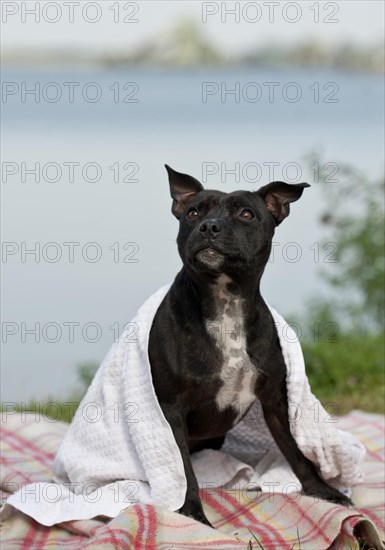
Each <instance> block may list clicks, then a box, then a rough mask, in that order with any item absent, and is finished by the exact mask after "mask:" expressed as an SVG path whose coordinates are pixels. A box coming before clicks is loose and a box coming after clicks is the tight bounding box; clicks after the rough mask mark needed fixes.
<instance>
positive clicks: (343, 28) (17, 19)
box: [1, 0, 384, 53]
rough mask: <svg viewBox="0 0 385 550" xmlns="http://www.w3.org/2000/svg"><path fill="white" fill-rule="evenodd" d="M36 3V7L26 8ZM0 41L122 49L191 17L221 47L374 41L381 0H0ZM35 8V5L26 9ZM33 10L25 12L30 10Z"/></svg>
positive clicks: (379, 35)
mask: <svg viewBox="0 0 385 550" xmlns="http://www.w3.org/2000/svg"><path fill="white" fill-rule="evenodd" d="M34 6H36V7H35V8H33V7H34ZM1 9H2V35H3V37H2V48H3V51H6V50H9V49H15V48H36V49H41V48H54V49H78V50H79V51H83V50H92V51H94V52H98V51H103V50H105V49H110V48H114V49H115V48H116V49H121V48H124V47H127V46H132V45H135V44H138V43H140V42H143V41H145V40H146V39H148V38H150V37H152V36H162V35H164V34H165V33H166V32H167V30H168V29H169V28H172V27H173V26H174V25H175V23H176V22H177V21H178V20H181V19H183V18H186V19H192V20H195V21H197V22H198V23H199V25H200V27H201V30H202V31H204V32H206V33H207V36H208V37H209V38H210V40H212V41H213V43H214V44H216V45H217V46H219V47H220V48H221V49H223V50H224V51H227V52H228V53H232V52H233V53H238V52H242V51H245V50H247V49H249V48H251V47H254V46H258V47H263V46H266V45H269V44H271V43H272V42H274V43H276V42H277V41H278V42H281V43H285V44H286V43H287V44H290V43H294V42H301V41H305V40H308V39H316V40H320V41H323V42H324V43H325V44H327V45H333V44H338V43H343V42H346V41H349V42H354V43H357V44H362V45H369V44H373V43H379V42H380V41H381V40H383V36H384V2H382V0H374V1H373V0H368V1H359V0H356V1H351V0H342V1H339V2H314V1H311V2H308V1H301V2H285V1H281V2H273V1H258V2H198V1H180V2H178V1H164V0H162V1H139V2H124V1H120V2H119V3H118V2H113V1H109V0H102V1H99V2H88V1H83V0H82V1H72V0H71V1H69V2H32V1H29V0H28V1H22V2H14V1H3V2H2V6H1ZM33 9H35V11H33ZM31 10H32V11H31Z"/></svg>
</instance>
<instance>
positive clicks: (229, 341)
mask: <svg viewBox="0 0 385 550" xmlns="http://www.w3.org/2000/svg"><path fill="white" fill-rule="evenodd" d="M230 282H231V280H230V279H229V278H228V277H227V276H226V275H221V276H220V277H219V278H218V281H217V283H216V285H215V289H214V293H215V299H216V303H217V318H216V319H214V320H208V321H206V330H207V332H208V333H209V334H210V336H211V337H212V338H213V339H214V341H215V343H216V346H217V348H218V349H219V351H220V352H221V355H222V358H223V365H222V369H221V373H220V378H221V380H222V382H223V386H222V387H221V388H220V390H219V392H218V395H217V397H216V404H217V406H218V409H219V410H224V409H226V408H227V407H229V406H231V407H233V408H234V409H235V411H236V413H237V420H238V419H239V418H241V417H242V416H243V414H244V413H245V412H246V410H247V409H248V407H249V406H250V404H251V403H253V402H254V401H255V393H254V387H255V382H256V379H257V372H256V369H255V367H254V366H253V364H252V363H251V361H250V358H249V356H248V354H247V351H246V333H245V330H244V326H243V300H242V299H241V298H238V297H236V296H234V295H233V294H232V293H231V292H229V291H228V289H227V283H230Z"/></svg>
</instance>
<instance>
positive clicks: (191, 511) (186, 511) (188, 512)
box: [179, 502, 214, 529]
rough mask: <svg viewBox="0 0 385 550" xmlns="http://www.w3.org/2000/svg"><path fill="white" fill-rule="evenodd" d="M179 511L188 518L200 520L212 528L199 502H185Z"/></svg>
mask: <svg viewBox="0 0 385 550" xmlns="http://www.w3.org/2000/svg"><path fill="white" fill-rule="evenodd" d="M179 513H180V514H183V515H184V516H187V517H189V518H193V519H195V520H196V521H200V522H201V523H204V524H205V525H208V526H209V527H212V528H213V529H214V527H213V526H212V525H211V523H210V522H209V520H208V519H207V517H206V515H205V513H204V511H203V508H202V505H201V503H200V502H185V503H184V504H183V506H182V508H181V509H180V510H179Z"/></svg>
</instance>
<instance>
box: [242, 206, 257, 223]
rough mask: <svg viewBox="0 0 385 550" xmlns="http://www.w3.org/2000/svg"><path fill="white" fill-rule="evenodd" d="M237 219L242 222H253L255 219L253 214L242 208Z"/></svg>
mask: <svg viewBox="0 0 385 550" xmlns="http://www.w3.org/2000/svg"><path fill="white" fill-rule="evenodd" d="M239 217H240V218H242V220H253V219H254V218H255V216H254V212H253V211H252V210H250V209H249V208H243V209H242V210H241V213H240V214H239Z"/></svg>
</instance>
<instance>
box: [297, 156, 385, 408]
mask: <svg viewBox="0 0 385 550" xmlns="http://www.w3.org/2000/svg"><path fill="white" fill-rule="evenodd" d="M312 161H313V162H314V158H312ZM316 161H317V162H320V161H319V159H316ZM338 176H339V181H338V183H334V184H324V187H323V192H324V200H325V213H324V214H323V216H322V221H323V223H324V224H326V226H327V227H328V229H329V231H328V233H329V235H328V237H327V239H325V242H326V241H329V242H330V241H333V242H335V243H336V244H337V245H338V262H337V263H335V264H331V265H332V267H331V268H329V270H328V271H323V272H322V273H321V276H322V278H323V279H324V281H325V282H326V283H327V284H328V286H329V290H330V298H328V299H326V300H325V299H323V300H320V299H314V300H312V301H311V302H310V304H308V308H307V310H308V311H309V312H311V313H310V314H309V316H308V319H307V320H306V322H307V324H308V325H309V326H312V325H313V323H314V322H315V321H316V322H318V323H319V324H321V325H323V326H325V325H326V324H327V323H334V324H335V326H337V327H338V336H337V338H336V340H335V341H329V342H327V341H325V340H324V341H320V342H319V341H311V340H310V339H307V340H305V341H304V342H302V348H303V351H304V356H305V364H306V370H307V373H308V376H309V380H310V384H311V386H312V389H313V391H314V392H315V394H316V395H317V397H319V398H320V399H321V400H324V402H334V403H336V405H337V411H336V412H337V414H342V413H345V412H347V411H348V410H350V409H351V408H360V409H365V410H368V411H373V412H382V413H383V412H384V397H385V395H384V393H385V384H384V373H385V370H384V333H383V325H384V307H385V304H384V286H385V284H384V283H385V278H384V234H385V232H384V202H383V199H384V182H383V181H374V180H373V181H371V180H369V179H368V178H366V177H365V176H364V174H362V173H360V172H359V171H357V170H356V169H354V168H352V167H350V166H346V165H341V164H340V165H339V172H338Z"/></svg>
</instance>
